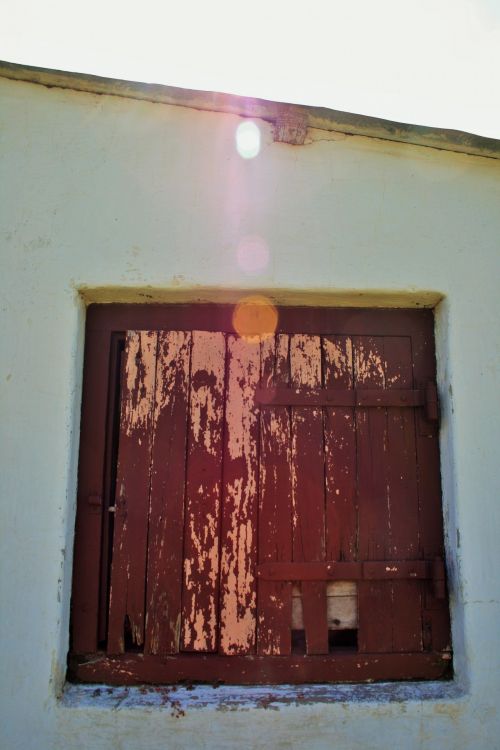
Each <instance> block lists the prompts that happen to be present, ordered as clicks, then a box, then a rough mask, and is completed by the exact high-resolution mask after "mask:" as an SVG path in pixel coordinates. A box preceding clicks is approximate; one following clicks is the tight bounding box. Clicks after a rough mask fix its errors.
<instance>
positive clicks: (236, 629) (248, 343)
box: [219, 336, 260, 654]
mask: <svg viewBox="0 0 500 750" xmlns="http://www.w3.org/2000/svg"><path fill="white" fill-rule="evenodd" d="M259 377H260V341H259V340H253V339H247V340H245V339H244V338H238V337H236V336H229V337H228V344H227V378H228V381H227V392H226V419H225V425H226V432H225V441H224V469H223V488H224V489H223V497H224V504H223V512H222V532H221V581H220V586H221V593H220V645H219V649H220V652H221V653H222V654H249V653H252V652H253V651H254V650H255V638H256V633H255V630H256V580H255V565H256V560H257V539H256V536H257V502H258V501H257V481H258V455H257V453H258V445H259V421H258V413H257V409H256V407H255V389H256V387H257V385H258V382H259Z"/></svg>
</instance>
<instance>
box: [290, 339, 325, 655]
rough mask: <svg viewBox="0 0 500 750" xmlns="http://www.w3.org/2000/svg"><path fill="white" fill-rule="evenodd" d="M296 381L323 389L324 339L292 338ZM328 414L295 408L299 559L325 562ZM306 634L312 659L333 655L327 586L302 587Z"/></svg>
mask: <svg viewBox="0 0 500 750" xmlns="http://www.w3.org/2000/svg"><path fill="white" fill-rule="evenodd" d="M290 375H291V377H290V381H291V384H292V386H293V387H294V388H298V389H300V388H319V387H320V385H321V342H320V338H319V336H304V335H300V334H298V335H294V336H292V337H291V338H290ZM324 471H325V461H324V446H323V415H322V412H321V409H320V408H318V407H313V408H307V407H304V406H297V407H293V408H292V512H293V560H294V562H316V561H323V560H324V559H325V489H324ZM301 591H302V608H303V613H304V630H305V636H306V650H307V653H308V654H327V653H328V618H327V601H326V585H325V583H323V582H316V581H303V582H302V583H301Z"/></svg>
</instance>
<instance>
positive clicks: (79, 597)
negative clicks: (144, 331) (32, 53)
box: [71, 331, 111, 654]
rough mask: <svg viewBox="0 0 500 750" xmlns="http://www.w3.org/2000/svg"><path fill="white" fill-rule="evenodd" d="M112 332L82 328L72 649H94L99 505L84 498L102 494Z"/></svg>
mask: <svg viewBox="0 0 500 750" xmlns="http://www.w3.org/2000/svg"><path fill="white" fill-rule="evenodd" d="M110 344H111V337H110V334H109V332H107V331H87V341H86V345H85V371H84V384H83V393H84V401H83V406H82V429H81V437H80V446H81V447H80V462H79V466H78V503H77V515H76V528H75V550H74V566H73V595H72V600H71V614H72V641H73V646H72V648H73V652H74V653H75V654H85V653H93V652H95V651H97V624H98V613H99V567H100V561H101V529H102V513H103V508H102V506H101V507H98V506H92V505H90V504H89V502H88V501H89V498H90V497H93V496H95V497H102V496H103V494H104V493H103V475H104V454H105V445H106V401H107V397H108V393H107V389H105V388H103V387H102V383H106V382H107V378H108V373H109V357H110Z"/></svg>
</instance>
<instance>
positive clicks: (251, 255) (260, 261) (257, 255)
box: [237, 235, 269, 274]
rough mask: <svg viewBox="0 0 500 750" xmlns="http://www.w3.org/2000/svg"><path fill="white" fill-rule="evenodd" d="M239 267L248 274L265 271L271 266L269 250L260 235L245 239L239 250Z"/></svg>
mask: <svg viewBox="0 0 500 750" xmlns="http://www.w3.org/2000/svg"><path fill="white" fill-rule="evenodd" d="M237 258H238V265H239V267H240V268H241V270H242V271H245V272H246V273H248V274H256V273H259V272H260V271H263V270H264V269H265V268H266V266H267V265H268V264H269V248H268V246H267V243H266V242H265V240H263V239H262V237H259V236H258V235H250V236H247V237H243V238H242V240H241V241H240V243H239V245H238V249H237Z"/></svg>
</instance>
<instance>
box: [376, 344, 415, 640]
mask: <svg viewBox="0 0 500 750" xmlns="http://www.w3.org/2000/svg"><path fill="white" fill-rule="evenodd" d="M384 359H385V382H386V388H388V389H391V388H413V366H412V349H411V339H410V338H409V337H400V336H391V337H386V338H385V339H384ZM416 458H417V457H416V450H415V409H405V408H397V407H389V408H388V409H387V469H388V471H387V474H388V478H387V488H388V503H389V506H390V517H389V527H388V529H387V535H388V546H387V559H388V560H414V559H417V558H418V557H419V549H418V547H419V543H418V542H419V514H418V494H417V466H416ZM391 589H392V619H393V632H392V650H393V651H400V652H405V651H406V652H407V651H421V650H422V601H421V591H422V583H421V582H420V581H394V582H393V583H392V584H391Z"/></svg>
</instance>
